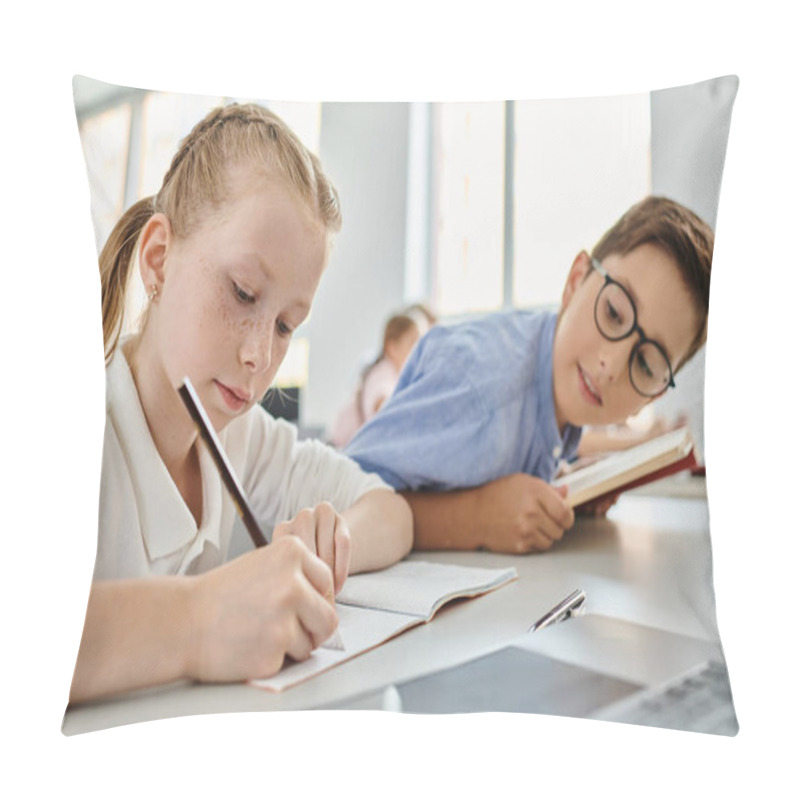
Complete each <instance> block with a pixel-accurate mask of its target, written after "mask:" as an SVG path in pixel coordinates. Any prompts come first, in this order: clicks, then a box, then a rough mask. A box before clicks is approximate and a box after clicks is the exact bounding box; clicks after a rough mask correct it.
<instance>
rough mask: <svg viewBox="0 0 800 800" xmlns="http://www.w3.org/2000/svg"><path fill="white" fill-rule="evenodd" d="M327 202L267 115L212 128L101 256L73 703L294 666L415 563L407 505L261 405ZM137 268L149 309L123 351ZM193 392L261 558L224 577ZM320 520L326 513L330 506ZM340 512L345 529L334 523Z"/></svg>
mask: <svg viewBox="0 0 800 800" xmlns="http://www.w3.org/2000/svg"><path fill="white" fill-rule="evenodd" d="M340 225H341V216H340V211H339V203H338V196H337V194H336V191H335V189H334V188H333V186H332V185H331V184H330V183H329V181H328V179H327V178H326V176H325V175H324V174H323V172H322V170H321V168H320V164H319V162H318V159H317V158H316V157H315V156H314V155H313V154H312V153H310V152H309V151H308V150H307V149H306V148H305V147H304V146H303V145H302V144H301V143H300V141H299V140H298V139H297V138H296V137H295V136H294V134H293V133H292V132H291V131H290V130H289V129H288V128H287V127H286V126H285V125H284V124H283V122H282V121H281V120H280V119H279V118H278V117H276V116H275V115H273V114H272V113H270V112H269V111H267V110H265V109H263V108H261V107H258V106H255V105H244V106H238V105H232V106H228V107H226V108H221V109H217V110H215V111H213V112H211V113H210V114H209V115H208V116H207V117H206V118H205V119H203V120H202V121H201V122H200V123H198V125H196V126H195V128H194V129H193V130H192V132H191V133H190V134H189V135H188V137H187V138H186V139H185V140H184V141H183V142H182V144H181V147H180V149H179V151H178V153H177V154H176V155H175V157H174V159H173V161H172V164H171V166H170V168H169V170H168V171H167V174H166V176H165V177H164V182H163V184H162V186H161V189H160V190H159V192H158V193H157V194H156V195H155V196H154V197H152V198H147V199H145V200H142V201H140V202H138V203H136V204H135V205H134V206H132V207H131V208H130V209H129V210H128V212H126V214H125V215H124V216H123V217H122V218H121V219H120V221H119V222H118V223H117V226H116V228H115V229H114V231H113V232H112V233H111V235H110V237H109V240H108V242H107V244H106V246H105V247H104V249H103V252H102V253H101V255H100V274H101V283H102V301H103V334H104V340H105V343H106V363H107V368H106V392H107V399H106V408H107V417H106V430H105V439H104V446H103V468H102V479H101V492H100V525H99V537H98V553H97V562H96V565H95V572H94V579H93V585H92V590H91V593H90V598H89V604H88V610H87V615H86V624H85V627H84V632H83V637H82V641H81V645H80V650H79V653H78V660H77V664H76V668H75V675H74V678H73V684H72V689H71V693H70V700H71V701H73V702H75V701H80V700H85V699H88V698H91V697H95V696H99V695H104V694H108V693H111V692H117V691H122V690H129V689H134V688H139V687H145V686H150V685H154V684H159V683H164V682H168V681H172V680H176V679H196V680H203V681H233V680H243V679H248V678H255V677H263V676H268V675H271V674H273V673H275V672H276V671H277V670H278V669H280V667H281V665H282V663H283V660H284V657H285V656H289V657H291V658H293V659H298V660H299V659H305V658H307V657H308V655H309V654H310V652H311V650H312V649H313V648H314V647H316V646H317V645H319V644H320V643H322V642H323V641H325V640H326V639H327V638H328V637H329V636H330V635H331V634H332V633H333V631H334V629H335V627H336V624H337V620H336V613H335V610H334V607H333V604H332V602H331V600H332V597H333V594H334V593H335V592H337V591H338V590H339V589H340V588H341V586H342V584H343V583H344V580H345V578H346V576H347V574H348V572H356V571H361V570H371V569H378V568H381V567H384V566H387V565H388V564H391V563H393V562H394V561H397V560H399V559H400V558H402V557H403V556H404V555H405V554H406V553H407V552H408V551H409V549H410V547H411V537H412V523H411V514H410V510H409V508H408V506H407V505H406V503H405V501H404V500H403V499H402V498H401V497H400V496H399V495H396V494H394V493H393V492H392V491H391V490H389V489H388V487H387V486H386V485H385V484H384V483H383V482H382V481H380V480H379V479H378V478H376V477H375V476H368V475H366V474H365V473H363V472H362V471H361V470H360V469H359V468H358V467H357V466H356V465H355V463H354V462H352V461H350V460H349V459H347V458H345V457H344V456H342V455H340V454H338V453H335V452H334V451H333V450H331V449H329V448H326V447H325V446H324V445H322V444H321V443H319V442H310V441H309V442H303V443H298V442H297V441H296V438H295V431H294V428H292V427H291V426H290V425H288V424H286V423H284V422H282V421H279V420H274V419H273V418H271V417H269V416H268V415H267V414H266V412H264V411H263V409H262V408H261V407H260V406H259V404H258V401H259V399H260V398H261V396H262V395H263V394H264V393H265V391H266V390H267V388H268V387H269V385H270V383H271V382H272V380H273V378H274V376H275V373H276V372H277V369H278V366H279V365H280V363H281V360H282V359H283V357H284V355H285V353H286V349H287V347H288V344H289V340H290V338H291V336H292V332H293V331H294V330H295V329H296V328H297V326H298V325H300V324H301V322H302V321H303V320H304V319H305V317H306V315H307V314H308V312H309V309H310V306H311V301H312V298H313V296H314V292H315V290H316V288H317V284H318V283H319V280H320V277H321V275H322V271H323V268H324V266H325V263H326V261H327V257H328V252H329V248H330V242H331V238H332V235H333V234H334V233H335V232H336V231H337V230H338V229H339V227H340ZM134 262H135V264H136V265H137V266H138V270H139V273H140V275H141V279H142V281H143V283H144V286H145V290H146V293H147V297H148V306H147V309H146V312H145V315H144V318H143V320H142V324H141V326H140V329H139V332H138V333H137V334H136V335H134V336H132V337H130V338H127V339H122V340H121V339H120V328H121V323H122V309H123V308H124V295H125V286H126V284H127V282H128V273H129V271H130V269H131V266H132V264H133V263H134ZM185 376H188V377H189V378H190V379H191V381H192V383H193V384H194V386H195V388H196V389H197V392H198V394H199V396H200V399H201V401H202V403H203V405H204V406H205V408H206V411H207V412H208V414H209V416H210V418H211V421H212V423H213V424H214V427H215V428H216V430H217V431H218V432H219V433H220V439H221V441H222V444H223V446H224V448H225V450H226V452H227V455H228V457H229V459H230V461H231V464H232V466H233V468H234V471H235V472H236V473H237V474H238V476H239V477H240V479H241V481H242V484H243V486H244V489H245V492H246V493H247V495H248V497H249V498H250V500H251V504H252V506H253V509H254V511H255V513H256V515H257V516H258V517H259V518H261V519H262V520H263V521H265V522H267V523H269V524H272V525H275V523H278V524H277V525H275V528H274V530H273V537H272V543H271V544H270V545H269V546H268V547H265V548H260V549H258V550H254V551H252V552H249V553H247V554H245V555H243V556H241V557H240V558H237V559H234V560H233V561H231V562H229V563H224V562H225V559H226V554H227V550H228V545H229V542H230V537H231V531H232V527H233V524H234V519H235V509H234V506H233V503H232V502H231V500H230V499H229V497H228V495H227V493H226V491H225V490H224V488H223V485H222V482H221V480H220V477H219V475H218V473H217V471H216V468H215V466H214V464H213V462H212V461H211V460H210V456H209V455H208V453H207V452H206V451H205V449H204V447H203V445H202V444H201V441H200V440H199V438H198V436H197V432H196V429H195V426H194V423H193V422H192V420H191V418H190V417H189V415H188V413H187V412H186V410H185V408H184V407H183V404H182V402H181V399H180V397H179V395H178V394H177V391H176V387H177V386H178V385H179V384H180V383H181V381H182V380H183V378H184V377H185ZM324 501H330V502H324ZM339 510H341V514H340V513H339Z"/></svg>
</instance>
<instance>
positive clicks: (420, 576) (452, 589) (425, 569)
mask: <svg viewBox="0 0 800 800" xmlns="http://www.w3.org/2000/svg"><path fill="white" fill-rule="evenodd" d="M516 576H517V571H516V570H515V569H514V568H513V567H512V568H509V569H485V568H482V567H464V566H460V565H456V564H437V563H433V562H428V561H401V562H400V563H399V564H395V565H394V566H391V567H389V568H388V569H384V570H381V571H379V572H367V573H363V574H361V575H353V576H351V577H349V578H348V579H347V581H346V583H345V585H344V588H343V589H342V591H341V592H339V595H338V596H337V598H336V599H337V602H338V603H340V604H344V605H351V606H359V607H361V608H378V609H382V610H384V611H393V612H395V613H399V614H412V615H414V616H416V617H419V618H420V619H428V618H430V617H431V616H432V615H433V614H434V613H435V612H436V610H437V609H438V608H439V607H440V606H441V605H443V604H444V603H446V602H447V601H448V600H451V599H453V598H455V597H471V596H473V595H476V594H482V593H483V592H487V591H489V590H490V589H494V588H495V587H497V586H501V585H502V584H504V583H506V582H507V581H510V580H513V579H514V578H516ZM342 635H343V637H344V639H345V642H347V643H348V645H349V642H348V640H347V637H348V635H349V634H348V632H347V631H343V634H342Z"/></svg>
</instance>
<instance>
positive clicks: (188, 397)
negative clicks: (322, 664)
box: [178, 378, 344, 650]
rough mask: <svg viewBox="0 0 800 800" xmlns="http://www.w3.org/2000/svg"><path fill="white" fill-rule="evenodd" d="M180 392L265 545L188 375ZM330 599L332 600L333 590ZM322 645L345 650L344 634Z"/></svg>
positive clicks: (254, 536) (245, 516)
mask: <svg viewBox="0 0 800 800" xmlns="http://www.w3.org/2000/svg"><path fill="white" fill-rule="evenodd" d="M178 394H179V395H180V396H181V400H183V403H184V405H185V406H186V408H187V410H188V411H189V414H190V415H191V417H192V419H193V420H194V422H195V425H197V429H198V431H199V432H200V437H201V438H202V439H203V441H204V442H205V443H206V445H207V446H208V449H209V452H210V453H211V456H212V458H213V459H214V463H215V464H216V465H217V469H218V470H219V474H220V476H221V477H222V482H223V483H224V484H225V488H226V489H227V490H228V492H230V495H231V497H232V498H233V504H234V505H235V506H236V510H237V511H238V512H239V516H240V517H241V518H242V521H243V522H244V526H245V528H247V532H248V533H249V534H250V538H251V539H252V540H253V544H254V545H255V546H256V547H264V546H265V545H266V544H267V540H266V537H265V536H264V534H263V532H262V531H261V527H260V526H259V524H258V522H257V521H256V517H255V514H253V511H252V509H251V508H250V504H249V503H248V502H247V498H246V497H245V495H244V489H242V486H241V484H240V483H239V479H238V478H237V477H236V473H235V472H234V471H233V467H232V466H231V463H230V461H228V457H227V456H226V455H225V451H224V450H223V449H222V443H221V442H220V440H219V438H218V437H217V434H216V433H215V432H214V428H213V427H212V426H211V420H210V419H209V418H208V414H206V410H205V409H204V408H203V404H202V403H201V402H200V398H199V397H198V396H197V392H196V391H195V388H194V386H192V382H191V381H190V380H189V379H188V378H184V379H183V383H182V384H181V385H180V386H179V387H178ZM327 599H328V600H329V601H330V603H331V604H333V602H334V599H333V594H331V596H330V597H329V598H327ZM321 646H322V647H327V648H329V649H331V650H344V644H343V643H342V635H341V633H340V631H339V629H338V628H337V629H336V630H335V631H334V633H333V635H332V636H331V637H330V639H328V640H327V641H326V642H323V644H322V645H321Z"/></svg>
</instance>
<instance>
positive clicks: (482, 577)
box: [250, 561, 517, 692]
mask: <svg viewBox="0 0 800 800" xmlns="http://www.w3.org/2000/svg"><path fill="white" fill-rule="evenodd" d="M516 577H517V571H516V570H515V569H514V568H513V567H512V568H508V569H483V568H479V567H462V566H457V565H454V564H436V563H431V562H427V561H401V562H400V563H399V564H395V565H394V566H391V567H389V568H388V569H384V570H380V571H379V572H368V573H364V574H362V575H353V576H351V577H349V578H348V579H347V582H346V583H345V585H344V588H343V589H342V591H341V592H340V593H339V596H338V597H337V599H336V611H337V613H338V614H339V633H340V634H341V640H342V644H343V646H344V649H343V650H332V649H327V648H317V649H316V650H315V651H314V652H313V653H312V654H311V657H310V658H309V659H308V660H307V661H302V662H298V663H293V662H292V663H287V664H286V665H285V666H284V668H283V669H282V670H281V671H280V672H279V673H278V674H277V675H274V676H273V677H271V678H266V679H263V680H255V681H251V682H250V683H251V684H252V685H253V686H257V687H259V688H262V689H268V690H270V691H275V692H279V691H282V690H283V689H287V688H289V687H290V686H294V685H295V684H297V683H300V682H301V681H305V680H308V679H309V678H311V677H313V676H314V675H317V674H319V673H320V672H324V671H325V670H327V669H330V668H331V667H333V666H335V665H336V664H339V663H341V662H343V661H347V660H349V659H351V658H353V657H354V656H357V655H359V654H360V653H363V652H366V651H367V650H370V649H372V648H373V647H376V646H378V645H379V644H382V643H383V642H385V641H386V640H387V639H390V638H391V637H393V636H396V635H397V634H398V633H401V632H402V631H405V630H407V629H408V628H411V627H413V626H415V625H421V624H422V623H424V622H428V621H429V620H430V619H431V618H432V617H433V615H434V614H435V613H436V612H437V611H438V610H439V609H440V608H441V607H442V606H443V605H444V604H445V603H447V602H449V601H450V600H455V599H456V598H462V597H474V596H476V595H480V594H485V593H486V592H490V591H492V590H494V589H497V588H499V587H500V586H503V585H504V584H506V583H509V582H510V581H513V580H515V579H516Z"/></svg>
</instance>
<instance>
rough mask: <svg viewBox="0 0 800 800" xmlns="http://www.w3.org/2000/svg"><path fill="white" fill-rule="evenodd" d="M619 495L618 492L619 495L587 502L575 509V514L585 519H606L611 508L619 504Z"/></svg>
mask: <svg viewBox="0 0 800 800" xmlns="http://www.w3.org/2000/svg"><path fill="white" fill-rule="evenodd" d="M619 495H620V493H619V492H617V494H614V495H609V496H607V497H601V498H598V499H596V500H587V501H586V502H585V503H581V504H580V505H579V506H578V507H577V508H576V509H575V513H576V514H580V515H582V516H585V517H604V516H605V515H606V514H607V513H608V510H609V509H610V508H611V506H613V505H614V503H616V502H617V500H618V499H619Z"/></svg>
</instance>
